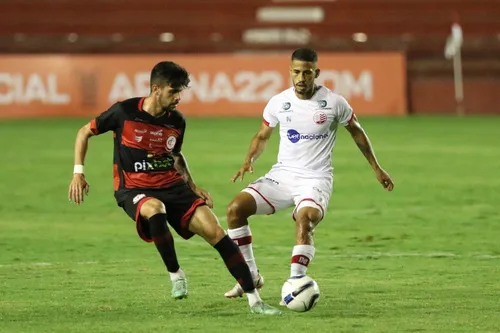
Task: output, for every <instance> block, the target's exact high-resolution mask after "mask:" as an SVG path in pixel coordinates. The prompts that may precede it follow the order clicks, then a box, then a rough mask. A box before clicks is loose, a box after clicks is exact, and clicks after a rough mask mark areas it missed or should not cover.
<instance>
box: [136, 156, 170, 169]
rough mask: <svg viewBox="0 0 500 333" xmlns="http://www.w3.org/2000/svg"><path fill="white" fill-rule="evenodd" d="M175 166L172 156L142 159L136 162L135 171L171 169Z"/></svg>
mask: <svg viewBox="0 0 500 333" xmlns="http://www.w3.org/2000/svg"><path fill="white" fill-rule="evenodd" d="M173 166H174V162H173V159H172V158H171V157H167V158H160V159H149V160H142V161H141V162H135V163H134V171H135V172H140V171H141V172H142V171H154V170H158V169H163V170H165V169H171V168H173Z"/></svg>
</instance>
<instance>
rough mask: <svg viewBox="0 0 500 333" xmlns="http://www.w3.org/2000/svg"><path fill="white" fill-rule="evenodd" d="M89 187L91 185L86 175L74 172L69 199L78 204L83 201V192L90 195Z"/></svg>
mask: <svg viewBox="0 0 500 333" xmlns="http://www.w3.org/2000/svg"><path fill="white" fill-rule="evenodd" d="M89 188H90V186H89V184H88V183H87V181H86V180H85V176H84V175H83V174H78V173H76V174H74V175H73V180H72V181H71V184H69V193H68V199H69V201H73V202H74V203H75V204H77V205H79V204H81V203H83V194H85V195H88V194H89Z"/></svg>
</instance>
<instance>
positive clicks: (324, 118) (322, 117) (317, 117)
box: [313, 111, 328, 125]
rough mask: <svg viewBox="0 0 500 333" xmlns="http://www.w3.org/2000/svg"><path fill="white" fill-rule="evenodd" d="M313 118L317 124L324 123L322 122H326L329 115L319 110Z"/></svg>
mask: <svg viewBox="0 0 500 333" xmlns="http://www.w3.org/2000/svg"><path fill="white" fill-rule="evenodd" d="M313 120H314V122H315V123H316V124H318V125H322V124H324V123H326V121H327V120H328V117H327V115H326V113H324V112H323V111H318V112H316V113H315V114H314V116H313Z"/></svg>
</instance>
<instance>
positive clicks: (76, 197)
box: [68, 104, 120, 205]
mask: <svg viewBox="0 0 500 333" xmlns="http://www.w3.org/2000/svg"><path fill="white" fill-rule="evenodd" d="M119 111H120V108H119V106H118V105H117V104H115V105H113V106H112V107H111V108H109V109H108V110H107V111H105V112H103V113H101V114H100V115H99V116H97V117H96V118H94V119H92V120H91V121H90V122H89V123H87V124H85V125H84V126H82V127H81V128H80V129H79V130H78V132H77V134H76V139H75V151H74V170H73V179H72V180H71V183H70V185H69V192H68V199H69V200H70V201H73V202H74V203H75V204H77V205H79V204H81V203H83V197H84V194H85V195H88V193H89V184H88V183H87V181H86V179H85V174H84V170H83V166H84V164H85V156H86V155H87V149H88V145H89V139H90V138H91V137H92V136H94V135H98V134H103V133H106V132H107V131H111V130H115V129H116V127H117V126H118V113H119Z"/></svg>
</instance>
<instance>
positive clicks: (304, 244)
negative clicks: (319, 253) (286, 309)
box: [280, 207, 323, 305]
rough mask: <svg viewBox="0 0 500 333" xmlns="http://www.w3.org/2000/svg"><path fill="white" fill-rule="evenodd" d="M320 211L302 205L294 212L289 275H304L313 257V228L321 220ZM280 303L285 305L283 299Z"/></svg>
mask: <svg viewBox="0 0 500 333" xmlns="http://www.w3.org/2000/svg"><path fill="white" fill-rule="evenodd" d="M322 217H323V215H322V212H321V211H320V210H319V209H317V208H313V207H302V208H300V209H299V210H298V211H297V213H296V214H295V246H294V247H293V251H292V260H291V265H290V277H292V276H300V275H306V273H307V266H309V264H310V263H311V260H312V259H313V257H314V252H315V249H314V239H313V236H314V228H316V226H317V225H318V223H319V222H320V221H321V219H322ZM280 305H285V304H284V303H283V301H281V302H280Z"/></svg>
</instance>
